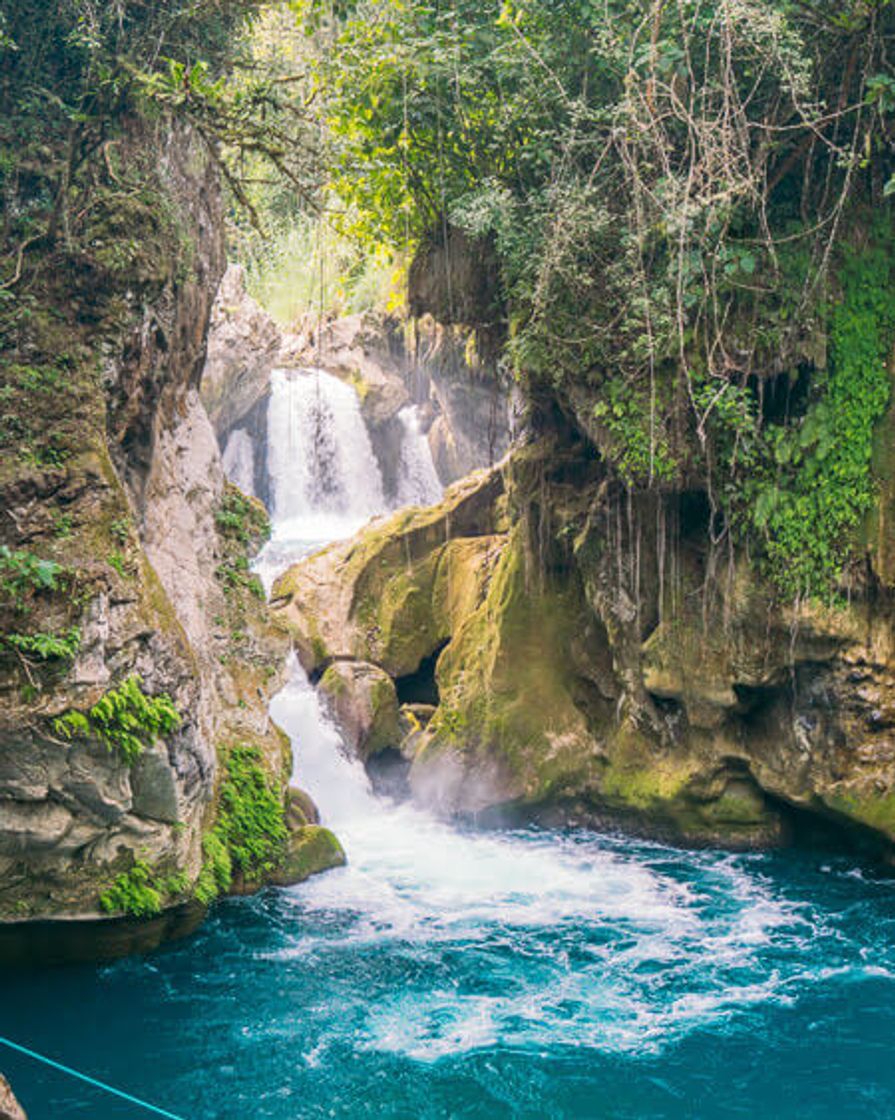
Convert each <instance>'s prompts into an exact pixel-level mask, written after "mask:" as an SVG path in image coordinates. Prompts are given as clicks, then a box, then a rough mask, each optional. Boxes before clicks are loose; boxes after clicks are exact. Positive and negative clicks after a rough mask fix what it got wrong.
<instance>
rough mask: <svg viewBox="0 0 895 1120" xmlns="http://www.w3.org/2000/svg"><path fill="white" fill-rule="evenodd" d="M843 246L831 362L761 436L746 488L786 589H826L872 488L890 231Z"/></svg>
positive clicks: (890, 319)
mask: <svg viewBox="0 0 895 1120" xmlns="http://www.w3.org/2000/svg"><path fill="white" fill-rule="evenodd" d="M875 237H876V244H873V245H871V246H870V247H868V248H865V249H863V250H862V251H860V252H859V251H848V252H846V254H845V257H844V260H843V262H842V264H841V267H840V269H839V282H840V285H841V298H840V299H839V301H838V302H837V303H835V304H834V306H833V307H832V309H831V311H830V316H829V332H830V369H829V372H828V375H827V377H826V379H825V380H822V381H821V390H822V392H821V395H820V397H819V399H818V400H816V401H815V402H814V403H812V405H811V407H810V408H809V410H808V413H807V415H806V416H805V418H804V420H803V421H802V422H801V423H800V424H798V425H797V426H793V427H786V426H784V427H776V428H773V429H771V430H770V431H769V433H768V435H767V437H766V444H767V448H766V458H768V459H769V462H768V464H767V466H766V469H765V474H766V477H765V479H764V481H763V482H761V483H760V484H759V485H758V486H757V487H755V486H752V487H749V488H748V491H747V494H746V497H747V499H748V501H749V502H750V504H751V516H752V520H753V522H754V524H755V525H756V527H757V528H758V529H759V530H760V531H761V533H762V534H763V535H764V537H765V547H766V552H767V559H768V565H769V572H770V575H771V577H772V578H773V580H774V581H775V583H776V584H777V586H778V587H779V588H780V589H781V590H782V591H783V592H784V593H786V594H788V595H791V596H805V595H809V596H811V595H829V593H830V592H831V590H832V589H833V588H834V587H835V585H836V583H837V581H838V580H839V577H840V575H841V572H842V569H843V566H844V565H845V563H846V562H847V560H848V558H849V555H850V551H851V549H852V548H853V545H854V543H855V537H856V531H857V530H858V529H859V528H860V526H861V523H862V520H863V518H864V517H865V515H866V513H867V511H868V510H869V509H870V507H871V505H872V504H873V500H874V496H875V487H874V479H873V475H872V473H871V465H872V462H873V457H874V430H875V428H876V425H877V424H878V422H879V421H880V420H881V419H882V417H883V416H884V415H885V412H886V407H887V405H888V402H889V394H890V379H889V371H888V361H889V357H890V353H891V348H892V342H893V339H895V283H893V277H895V249H893V246H892V239H891V234H889V233H888V232H887V231H885V232H884V231H882V230H881V228H880V227H879V226H877V229H876V231H875Z"/></svg>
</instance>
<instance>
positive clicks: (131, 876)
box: [99, 860, 162, 918]
mask: <svg viewBox="0 0 895 1120" xmlns="http://www.w3.org/2000/svg"><path fill="white" fill-rule="evenodd" d="M99 904H100V906H101V907H102V909H103V910H104V911H105V912H106V913H107V914H130V915H132V916H133V917H135V918H152V917H154V916H155V915H156V914H160V913H161V910H162V893H161V891H159V890H158V888H157V886H156V883H155V877H154V875H153V871H152V868H151V867H150V866H149V864H148V863H145V862H144V861H143V860H137V861H136V863H135V864H134V866H133V867H132V868H131V869H130V871H126V872H124V873H123V874H121V875H119V876H118V878H117V879H116V880H115V882H114V883H113V884H112V886H111V887H110V888H109V889H108V890H107V891H105V892H104V893H103V894H102V895H100V900H99Z"/></svg>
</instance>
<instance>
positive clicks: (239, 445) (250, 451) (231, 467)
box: [221, 428, 255, 497]
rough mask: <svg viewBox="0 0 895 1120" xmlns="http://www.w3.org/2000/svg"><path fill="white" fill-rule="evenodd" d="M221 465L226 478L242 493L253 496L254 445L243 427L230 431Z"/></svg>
mask: <svg viewBox="0 0 895 1120" xmlns="http://www.w3.org/2000/svg"><path fill="white" fill-rule="evenodd" d="M221 465H222V466H223V468H224V474H225V475H226V476H227V478H228V479H229V480H230V481H231V482H232V483H234V484H235V485H236V486H238V487H239V489H240V490H242V492H243V493H244V494H249V495H251V496H252V497H254V496H255V446H254V444H253V443H252V437H251V436H250V435H249V433H248V432H247V431H245V430H244V429H243V428H237V429H236V430H235V431H232V432H231V433H230V438H229V439H228V440H227V446H226V447H225V448H224V454H223V455H222V456H221Z"/></svg>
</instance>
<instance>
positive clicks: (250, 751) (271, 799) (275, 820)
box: [195, 744, 288, 905]
mask: <svg viewBox="0 0 895 1120" xmlns="http://www.w3.org/2000/svg"><path fill="white" fill-rule="evenodd" d="M222 761H223V771H224V775H223V781H222V783H221V789H220V795H219V801H218V812H217V820H216V821H215V824H214V828H213V829H212V830H211V832H210V833H208V834H207V835H206V836H205V837H204V839H203V853H204V855H205V862H204V864H203V867H202V871H201V873H200V875H199V879H198V882H197V884H196V892H195V893H196V897H197V898H198V899H199V901H200V902H203V903H204V904H205V905H208V904H209V903H210V902H212V901H213V900H214V899H215V898H216V897H217V896H218V895H219V894H223V893H224V892H225V891H226V890H227V889H228V888H229V887H230V884H231V882H232V878H233V875H234V873H235V872H237V871H238V872H239V873H240V874H241V875H242V877H243V878H244V879H245V880H246V881H248V882H253V881H257V880H259V879H261V878H263V877H264V876H265V875H268V874H269V873H270V872H272V871H273V870H274V869H275V868H276V867H277V866H278V865H279V863H280V861H281V860H282V858H283V855H284V853H285V850H286V839H287V836H288V830H287V828H286V819H285V817H286V815H285V809H284V806H283V800H282V798H281V796H280V795H279V792H278V790H277V787H276V783H275V782H273V781H272V780H271V779H270V778H269V776H268V774H267V772H266V770H265V768H264V760H263V756H262V754H261V751H260V750H259V749H258V748H257V747H254V746H248V745H244V744H240V745H237V746H232V747H230V748H228V749H226V750H225V751H224V752H223V756H222Z"/></svg>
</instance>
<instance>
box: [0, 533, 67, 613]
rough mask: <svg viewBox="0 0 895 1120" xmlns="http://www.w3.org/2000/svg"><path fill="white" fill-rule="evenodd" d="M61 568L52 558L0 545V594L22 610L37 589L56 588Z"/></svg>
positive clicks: (62, 569) (48, 589)
mask: <svg viewBox="0 0 895 1120" xmlns="http://www.w3.org/2000/svg"><path fill="white" fill-rule="evenodd" d="M63 572H64V568H63V566H62V565H61V564H57V563H56V562H55V561H54V560H43V559H41V558H40V557H39V556H36V555H35V554H34V553H33V552H28V551H25V550H13V549H10V548H9V547H8V546H7V545H5V544H3V545H0V596H2V598H3V599H4V600H6V602H7V603H8V604H10V605H12V606H13V607H14V608H15V609H16V610H19V611H21V610H24V609H25V608H26V607H27V604H28V600H29V599H30V597H31V596H32V595H34V594H36V593H38V592H41V591H56V590H58V588H59V584H60V581H61V578H62V575H63Z"/></svg>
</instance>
